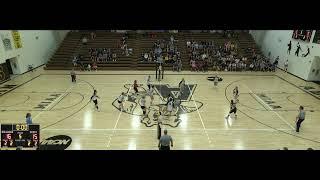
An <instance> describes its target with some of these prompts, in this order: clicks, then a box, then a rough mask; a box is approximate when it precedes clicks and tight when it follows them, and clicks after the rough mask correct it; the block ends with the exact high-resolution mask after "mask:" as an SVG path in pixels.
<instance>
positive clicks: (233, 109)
mask: <svg viewBox="0 0 320 180" xmlns="http://www.w3.org/2000/svg"><path fill="white" fill-rule="evenodd" d="M236 105H237V103H236V102H234V101H233V100H231V102H230V111H229V114H228V116H226V119H228V118H229V116H230V114H231V113H234V115H235V117H237V106H236Z"/></svg>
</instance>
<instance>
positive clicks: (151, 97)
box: [147, 85, 154, 104]
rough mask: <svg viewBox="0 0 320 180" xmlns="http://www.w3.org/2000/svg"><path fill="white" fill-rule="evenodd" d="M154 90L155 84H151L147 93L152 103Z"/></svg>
mask: <svg viewBox="0 0 320 180" xmlns="http://www.w3.org/2000/svg"><path fill="white" fill-rule="evenodd" d="M153 91H154V86H153V85H151V86H150V87H149V89H148V90H147V95H148V96H150V99H151V102H150V104H152V103H153V100H154V97H153Z"/></svg>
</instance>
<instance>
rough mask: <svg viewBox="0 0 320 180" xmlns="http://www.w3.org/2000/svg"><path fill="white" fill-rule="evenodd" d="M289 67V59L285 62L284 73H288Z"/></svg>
mask: <svg viewBox="0 0 320 180" xmlns="http://www.w3.org/2000/svg"><path fill="white" fill-rule="evenodd" d="M288 66H289V62H288V59H287V60H286V61H285V62H284V71H285V72H286V73H287V72H288Z"/></svg>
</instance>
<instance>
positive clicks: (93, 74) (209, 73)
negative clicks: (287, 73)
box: [41, 72, 274, 77]
mask: <svg viewBox="0 0 320 180" xmlns="http://www.w3.org/2000/svg"><path fill="white" fill-rule="evenodd" d="M152 74H154V73H152ZM152 74H150V73H144V74H142V73H136V74H133V73H132V74H77V75H88V76H95V75H103V76H104V75H130V76H131V75H152ZM213 74H215V73H214V72H212V73H198V74H190V73H185V74H164V76H165V75H178V76H179V75H199V76H200V75H213ZM41 75H63V76H65V75H68V76H70V74H41ZM218 75H224V76H226V75H232V76H234V75H236V76H270V77H272V76H274V74H220V73H218Z"/></svg>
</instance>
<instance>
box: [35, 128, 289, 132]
mask: <svg viewBox="0 0 320 180" xmlns="http://www.w3.org/2000/svg"><path fill="white" fill-rule="evenodd" d="M168 130H170V131H203V129H202V128H200V129H179V128H168ZM206 130H207V131H277V130H275V129H206ZM278 130H283V131H291V129H278ZM41 131H114V129H84V128H79V129H43V130H41ZM115 131H157V129H151V128H150V129H116V130H115Z"/></svg>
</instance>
